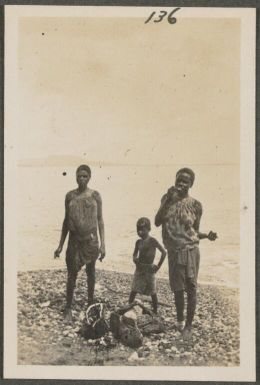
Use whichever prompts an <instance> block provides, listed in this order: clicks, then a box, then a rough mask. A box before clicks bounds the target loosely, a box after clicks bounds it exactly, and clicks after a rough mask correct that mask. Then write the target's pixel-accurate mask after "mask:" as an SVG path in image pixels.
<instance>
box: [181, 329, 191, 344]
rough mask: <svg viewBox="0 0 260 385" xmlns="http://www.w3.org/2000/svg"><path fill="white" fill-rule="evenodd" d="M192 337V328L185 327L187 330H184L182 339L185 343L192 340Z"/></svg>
mask: <svg viewBox="0 0 260 385" xmlns="http://www.w3.org/2000/svg"><path fill="white" fill-rule="evenodd" d="M191 336H192V330H191V326H185V328H184V329H183V332H182V338H183V339H184V340H185V341H188V340H190V339H191Z"/></svg>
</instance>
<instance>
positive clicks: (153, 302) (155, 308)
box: [152, 293, 158, 314]
mask: <svg viewBox="0 0 260 385" xmlns="http://www.w3.org/2000/svg"><path fill="white" fill-rule="evenodd" d="M152 304H153V312H154V313H156V314H157V309H158V298H157V294H156V293H155V294H152Z"/></svg>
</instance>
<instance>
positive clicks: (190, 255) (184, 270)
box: [168, 245, 200, 291]
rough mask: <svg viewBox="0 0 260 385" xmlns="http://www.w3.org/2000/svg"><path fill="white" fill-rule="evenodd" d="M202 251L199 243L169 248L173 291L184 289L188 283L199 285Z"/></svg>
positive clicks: (170, 277)
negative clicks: (181, 247)
mask: <svg viewBox="0 0 260 385" xmlns="http://www.w3.org/2000/svg"><path fill="white" fill-rule="evenodd" d="M199 263H200V251H199V248H198V246H197V245H192V246H186V247H185V248H183V249H174V250H168V264H169V280H170V286H171V289H172V291H178V290H184V289H186V286H187V284H190V285H193V286H195V287H196V286H197V277H198V272H199Z"/></svg>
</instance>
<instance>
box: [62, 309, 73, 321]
mask: <svg viewBox="0 0 260 385" xmlns="http://www.w3.org/2000/svg"><path fill="white" fill-rule="evenodd" d="M64 317H65V320H66V321H68V322H72V312H71V308H70V307H66V308H65V310H64Z"/></svg>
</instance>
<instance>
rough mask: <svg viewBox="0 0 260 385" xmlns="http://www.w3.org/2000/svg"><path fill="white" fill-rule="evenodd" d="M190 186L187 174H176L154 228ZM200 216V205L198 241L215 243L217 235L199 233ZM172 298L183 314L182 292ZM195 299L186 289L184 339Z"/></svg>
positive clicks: (162, 220)
mask: <svg viewBox="0 0 260 385" xmlns="http://www.w3.org/2000/svg"><path fill="white" fill-rule="evenodd" d="M192 184H193V180H192V177H191V175H190V174H189V173H186V172H180V173H178V174H177V176H176V180H175V186H173V187H171V188H170V189H169V190H168V192H167V194H166V195H165V196H164V197H163V199H162V202H161V206H160V208H159V210H158V212H157V214H156V217H155V225H156V226H160V225H162V224H163V222H164V218H165V214H166V213H167V210H168V209H169V207H170V206H171V205H172V204H174V203H175V202H177V201H180V200H182V199H185V198H186V197H188V195H189V189H190V188H191V187H192ZM201 215H202V207H201V205H200V204H198V213H197V217H196V220H195V222H194V223H193V228H194V230H195V231H197V234H198V237H199V239H209V240H210V241H215V240H216V239H217V234H216V233H215V232H213V231H210V232H209V233H208V234H205V233H201V232H200V231H199V227H200V219H201ZM174 296H175V304H176V309H177V316H178V311H179V313H182V312H183V307H184V293H183V291H176V292H175V293H174ZM196 298H197V297H196V288H194V287H193V286H189V287H187V320H186V326H185V328H184V330H183V336H184V337H185V338H186V337H188V336H189V335H190V331H191V324H192V320H193V317H194V313H195V309H196ZM181 309H182V311H181Z"/></svg>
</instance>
